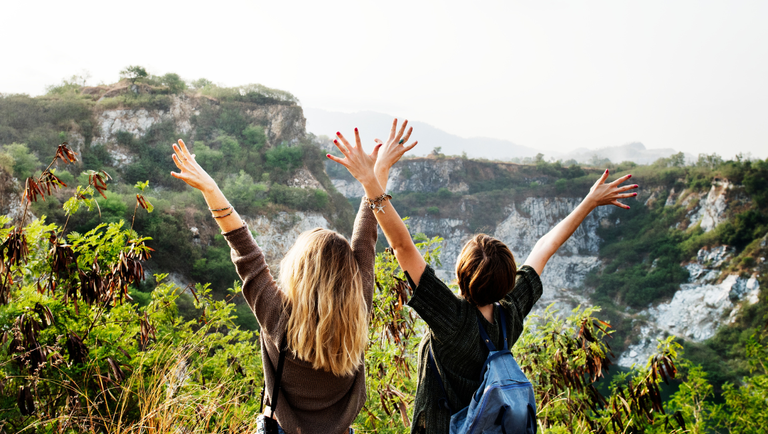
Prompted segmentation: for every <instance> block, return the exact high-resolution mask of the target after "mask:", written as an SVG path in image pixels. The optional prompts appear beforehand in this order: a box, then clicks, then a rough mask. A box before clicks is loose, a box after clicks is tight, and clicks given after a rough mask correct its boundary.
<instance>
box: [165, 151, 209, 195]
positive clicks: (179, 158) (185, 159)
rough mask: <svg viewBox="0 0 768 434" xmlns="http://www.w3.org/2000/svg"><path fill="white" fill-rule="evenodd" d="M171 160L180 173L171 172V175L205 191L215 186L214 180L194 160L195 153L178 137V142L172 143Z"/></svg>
mask: <svg viewBox="0 0 768 434" xmlns="http://www.w3.org/2000/svg"><path fill="white" fill-rule="evenodd" d="M173 151H174V154H173V162H174V163H176V167H178V168H179V170H180V171H181V172H180V173H176V172H171V176H173V177H174V178H178V179H181V180H182V181H184V182H186V183H187V184H189V185H190V186H192V187H195V188H196V189H198V190H200V191H202V192H206V191H211V190H213V189H215V188H216V182H215V181H214V180H213V178H211V175H209V174H208V172H206V171H205V170H204V169H203V168H202V167H200V165H199V164H197V161H195V155H194V154H190V153H189V149H187V145H185V144H184V141H183V140H181V139H179V143H178V144H175V143H174V144H173Z"/></svg>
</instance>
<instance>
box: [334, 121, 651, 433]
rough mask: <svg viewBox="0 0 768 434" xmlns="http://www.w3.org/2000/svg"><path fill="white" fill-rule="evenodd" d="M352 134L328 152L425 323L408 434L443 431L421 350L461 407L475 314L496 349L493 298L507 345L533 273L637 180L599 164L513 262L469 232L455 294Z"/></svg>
mask: <svg viewBox="0 0 768 434" xmlns="http://www.w3.org/2000/svg"><path fill="white" fill-rule="evenodd" d="M396 125H397V120H395V122H394V123H393V125H392V132H391V133H390V137H389V140H387V142H386V143H383V147H382V148H381V149H382V150H381V152H386V151H389V150H390V149H397V148H398V147H402V146H403V145H402V143H401V142H399V141H398V140H397V139H398V137H396V135H395V130H396ZM355 139H356V142H357V146H350V144H349V143H348V142H347V140H346V139H345V138H344V137H343V136H341V135H340V134H339V137H338V139H337V140H336V141H335V142H334V143H336V145H337V146H338V147H339V149H340V150H341V151H342V153H344V155H345V157H346V158H344V159H340V158H336V157H332V156H329V158H331V159H332V160H334V161H337V162H339V163H341V164H342V165H344V166H345V167H347V168H348V169H349V171H350V172H351V173H352V175H354V176H355V178H357V180H358V181H360V183H361V184H362V185H363V187H364V189H365V194H366V196H367V197H368V198H369V200H370V201H372V202H374V205H375V207H376V208H377V209H378V210H380V212H377V213H375V216H376V219H377V221H378V222H379V226H381V228H382V230H383V231H384V235H385V236H386V237H387V241H388V242H389V245H390V246H391V247H392V249H393V250H394V253H395V256H396V257H397V261H398V262H399V264H400V267H401V268H402V269H403V270H404V271H405V272H406V275H407V276H408V277H409V280H410V282H411V285H412V286H413V287H414V289H415V290H414V294H413V297H412V298H411V299H410V300H409V301H408V305H409V306H411V307H412V308H413V309H414V310H416V312H417V313H418V314H419V315H420V316H421V318H422V319H424V321H425V322H426V323H427V325H428V326H429V332H428V333H427V334H426V335H425V337H424V339H423V340H422V342H421V345H420V346H419V371H418V375H419V377H418V378H419V383H418V388H417V391H416V402H415V409H414V417H413V419H412V426H411V432H413V433H440V434H443V433H447V432H448V431H449V425H450V418H451V412H450V411H449V410H447V409H446V408H444V407H442V406H439V405H438V401H439V400H440V399H441V398H442V397H443V396H444V393H443V390H442V388H441V386H440V383H439V382H438V380H437V378H436V376H435V373H434V372H432V368H431V366H430V364H429V363H428V351H427V350H428V349H429V348H431V349H432V351H433V352H434V357H435V359H436V360H437V361H438V366H439V369H438V370H439V371H440V374H439V375H440V378H441V379H442V382H443V383H444V385H445V389H446V390H445V395H447V399H448V404H449V406H450V408H452V409H454V411H458V410H459V409H461V408H464V407H466V406H468V405H469V403H470V399H471V397H472V394H473V393H474V392H475V390H477V388H478V386H479V385H480V381H479V375H480V371H481V368H482V366H483V363H484V362H485V359H486V358H487V357H488V348H487V347H486V345H485V344H484V343H483V342H482V340H481V338H480V333H479V331H478V327H477V322H478V320H479V321H480V323H481V324H482V325H483V326H484V328H485V330H486V331H487V333H488V335H489V337H490V339H491V340H493V341H494V343H495V344H496V347H497V348H501V347H502V342H501V336H502V333H501V331H500V328H499V318H500V315H499V314H500V313H499V311H498V309H497V308H495V306H496V303H498V305H499V306H500V308H501V309H503V310H504V312H505V315H506V318H508V320H507V322H506V323H507V333H506V334H507V335H508V336H509V337H511V340H510V346H511V345H512V344H514V342H515V341H517V339H518V337H519V336H520V334H521V333H522V331H523V320H524V319H525V317H526V315H528V313H529V312H530V311H531V308H532V307H533V305H534V304H535V303H536V301H537V300H538V299H539V297H541V293H542V285H541V280H540V279H539V276H540V275H541V273H542V271H543V270H544V266H545V265H546V263H547V261H548V260H549V258H550V257H551V256H552V255H553V254H554V253H555V252H556V251H557V249H559V248H560V246H561V245H563V243H565V241H566V240H568V238H569V237H570V236H571V235H572V234H573V232H574V231H575V230H576V228H578V227H579V225H580V224H581V222H582V221H583V220H584V218H586V217H587V215H589V213H590V212H592V210H594V209H595V208H597V207H598V206H601V205H610V204H612V205H615V206H618V207H620V208H627V209H628V208H629V206H627V205H625V204H623V203H621V202H619V199H623V198H628V197H632V196H636V195H637V193H627V191H629V190H631V189H634V188H637V185H625V186H622V185H621V184H622V183H623V182H625V181H626V180H628V179H629V178H630V177H631V175H626V176H623V177H621V178H619V179H617V180H615V181H613V182H610V183H606V181H607V179H608V171H607V170H606V171H605V172H604V173H603V175H602V176H601V177H600V179H599V180H597V182H595V184H594V185H593V186H592V188H591V189H590V191H589V194H587V196H586V197H585V198H584V200H583V201H582V202H581V204H579V205H578V206H577V207H576V209H575V210H573V212H571V214H570V215H568V216H567V217H566V218H565V219H563V220H562V221H561V222H560V223H558V224H557V226H555V227H554V228H553V229H552V230H551V231H549V233H547V234H546V235H544V236H543V237H542V238H541V239H540V240H539V241H538V242H537V243H536V245H535V247H534V248H533V250H532V251H531V254H530V255H529V256H528V258H527V259H526V261H525V263H524V265H523V266H522V267H520V268H518V267H517V264H516V262H515V258H514V256H513V254H512V252H511V251H510V250H509V248H508V247H507V246H506V245H505V244H504V243H502V242H501V241H499V240H497V239H495V238H492V237H489V236H488V235H483V234H481V235H477V236H475V237H474V238H473V239H472V240H470V241H469V242H467V244H466V245H465V246H464V248H463V250H462V251H461V254H460V255H459V258H458V261H457V264H456V275H457V278H458V284H459V289H460V291H461V297H457V296H455V295H454V294H453V292H452V291H451V290H450V289H449V288H448V287H447V286H446V285H445V284H444V283H443V282H442V281H440V279H438V278H437V277H436V276H435V272H434V270H433V269H432V268H431V267H429V266H428V265H427V264H426V263H425V262H424V259H423V258H422V256H421V253H420V252H419V250H418V249H417V248H416V246H415V245H414V243H413V240H412V239H411V236H410V234H409V233H408V229H407V228H406V226H405V224H404V223H403V221H402V220H401V219H400V216H399V215H398V214H397V212H396V211H395V209H394V207H393V206H392V204H391V202H389V200H388V198H389V197H388V196H387V195H386V193H385V191H384V188H383V187H384V186H382V185H381V184H380V183H379V181H378V179H377V176H376V174H377V168H374V170H370V168H369V167H367V166H365V165H362V164H360V161H361V155H364V154H363V153H362V149H361V147H360V137H359V134H358V133H357V131H355ZM379 143H380V144H381V142H379Z"/></svg>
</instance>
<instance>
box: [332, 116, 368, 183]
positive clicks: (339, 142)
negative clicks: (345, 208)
mask: <svg viewBox="0 0 768 434" xmlns="http://www.w3.org/2000/svg"><path fill="white" fill-rule="evenodd" d="M336 136H337V139H335V140H334V141H333V144H335V145H336V147H337V148H339V151H341V153H342V154H344V158H339V157H334V156H333V155H331V154H327V155H326V157H328V158H330V159H331V160H333V161H335V162H337V163H339V164H341V165H342V166H344V167H346V168H347V170H349V173H351V174H352V176H354V177H355V179H357V180H358V181H359V182H360V183H361V184H363V186H365V185H366V184H367V183H369V182H371V180H372V179H373V180H376V175H375V174H374V172H373V168H374V166H375V165H376V159H377V157H378V153H379V148H380V147H381V145H376V146H375V147H374V148H373V151H372V152H371V153H370V154H366V153H365V151H364V150H363V145H362V143H361V141H360V132H359V131H358V130H357V128H355V144H354V145H351V144H350V143H349V142H348V141H347V139H346V138H344V136H343V135H342V134H341V133H338V132H337V133H336Z"/></svg>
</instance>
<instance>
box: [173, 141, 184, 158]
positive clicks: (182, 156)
mask: <svg viewBox="0 0 768 434" xmlns="http://www.w3.org/2000/svg"><path fill="white" fill-rule="evenodd" d="M173 152H175V153H176V156H178V157H179V160H184V153H183V152H182V150H181V148H179V145H177V144H175V143H174V144H173Z"/></svg>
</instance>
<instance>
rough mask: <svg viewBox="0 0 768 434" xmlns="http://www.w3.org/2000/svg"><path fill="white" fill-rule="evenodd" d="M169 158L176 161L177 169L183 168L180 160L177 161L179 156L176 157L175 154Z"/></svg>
mask: <svg viewBox="0 0 768 434" xmlns="http://www.w3.org/2000/svg"><path fill="white" fill-rule="evenodd" d="M171 158H173V162H174V163H176V167H178V168H179V170H184V166H182V164H181V161H179V157H177V156H176V154H173V155H171Z"/></svg>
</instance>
